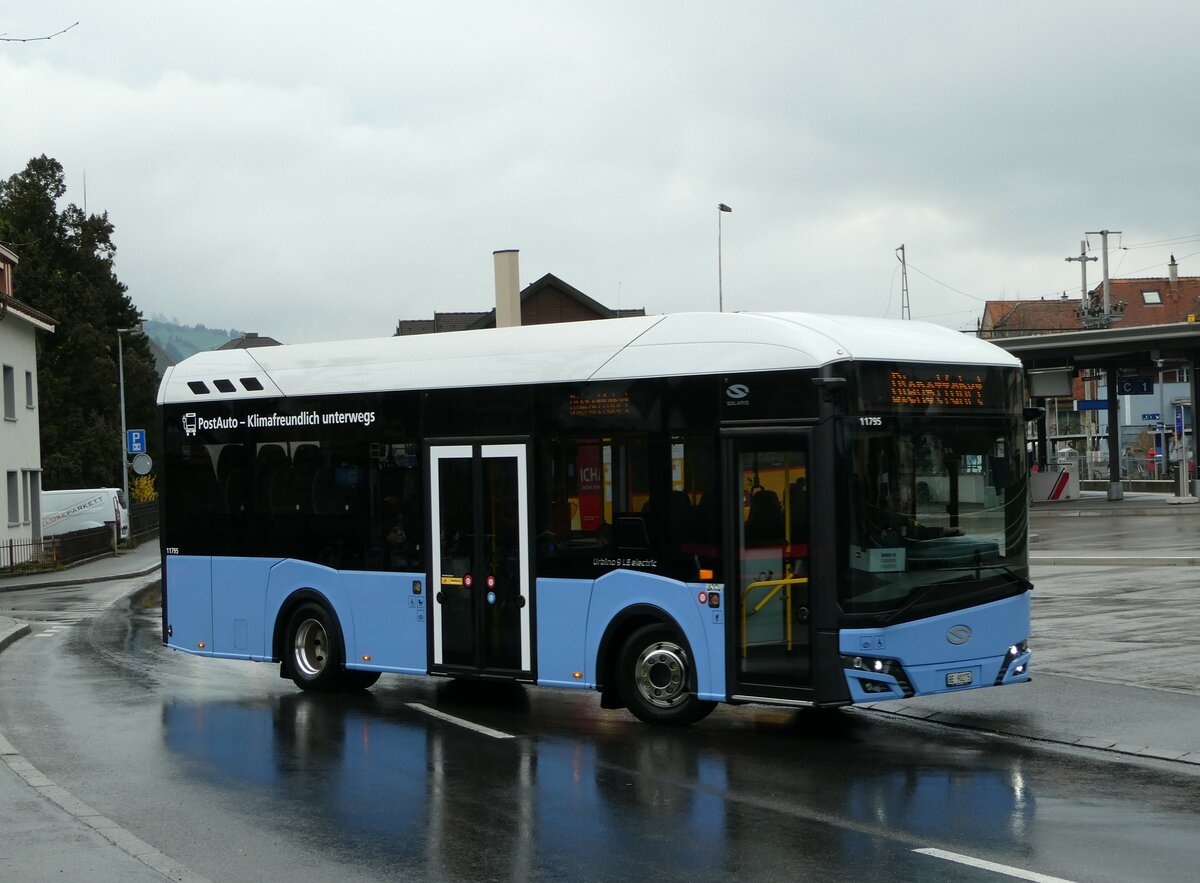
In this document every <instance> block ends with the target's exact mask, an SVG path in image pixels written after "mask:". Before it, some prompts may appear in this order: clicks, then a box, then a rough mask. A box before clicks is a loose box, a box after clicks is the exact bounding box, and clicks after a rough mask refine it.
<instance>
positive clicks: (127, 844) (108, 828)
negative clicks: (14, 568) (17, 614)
mask: <svg viewBox="0 0 1200 883" xmlns="http://www.w3.org/2000/svg"><path fill="white" fill-rule="evenodd" d="M157 569H158V565H157V564H156V565H155V566H154V567H153V568H151V569H150V570H148V571H146V573H150V572H151V571H153V570H157ZM145 575H146V574H145V573H141V574H123V575H122V576H121V577H113V578H114V579H117V578H119V579H125V578H131V577H136V576H145ZM43 585H45V584H43ZM68 585H69V584H68ZM144 591H146V587H142V588H140V589H135V590H134V591H133V592H131V593H130V594H129V595H126V596H124V597H127V598H128V597H133V596H135V595H138V594H140V593H142V592H144ZM2 619H4V620H7V621H9V622H12V623H13V625H12V626H11V627H8V628H6V629H5V630H4V631H2V632H0V651H3V650H4V648H6V647H8V646H9V645H10V644H12V643H13V642H14V641H16V640H17V639H18V638H21V637H23V636H24V635H27V634H29V624H28V623H18V622H15V621H14V620H9V619H8V618H7V617H3V618H2ZM0 763H3V764H4V765H5V766H7V767H8V768H9V769H10V770H12V771H13V772H14V773H15V774H16V775H17V776H18V777H20V778H21V779H22V780H24V782H25V784H27V785H28V786H29V787H30V788H32V789H33V790H34V791H36V792H37V793H38V794H40V795H41V796H42V797H43V798H45V799H46V800H48V801H50V802H51V803H53V804H55V805H56V806H58V807H59V809H61V810H62V811H63V812H65V813H66V814H67V815H69V816H70V817H71V818H73V819H75V820H76V821H78V822H82V823H83V824H85V825H87V826H88V827H89V828H91V829H92V830H94V831H95V832H96V833H97V834H99V835H100V836H101V837H103V838H104V839H105V840H107V841H108V842H109V843H111V844H112V845H113V846H115V847H117V849H119V850H121V851H122V852H124V853H125V854H126V855H128V856H130V857H131V858H134V859H136V860H137V861H139V862H141V863H142V864H143V865H146V866H147V867H149V868H151V869H152V870H155V871H157V872H158V873H160V874H162V875H163V877H165V878H166V879H168V880H174V881H176V883H211V881H210V880H209V879H208V878H207V877H203V876H201V875H200V874H197V873H195V872H194V871H192V870H190V869H188V868H187V867H185V866H184V865H182V864H180V863H179V862H177V861H176V860H175V859H173V858H171V857H170V856H168V855H166V854H164V853H162V852H159V851H158V850H157V849H155V848H154V847H153V846H151V845H150V844H149V843H146V842H145V841H144V840H141V839H139V838H138V837H136V836H135V835H134V834H133V832H131V831H129V830H128V829H127V828H123V827H122V826H121V825H119V824H118V823H117V822H114V821H113V820H112V819H110V818H107V817H105V816H103V815H101V814H100V813H99V812H97V811H96V810H95V809H93V808H92V807H90V806H88V804H86V803H84V802H83V801H82V800H80V799H79V798H78V797H76V796H75V795H74V794H72V793H71V792H70V791H68V790H67V789H66V788H63V787H61V786H60V785H57V784H56V783H55V782H54V781H52V780H51V779H50V778H49V777H47V776H46V775H45V774H44V773H42V771H41V770H39V769H38V768H37V767H35V766H34V765H33V764H31V763H30V762H29V761H28V760H26V759H25V758H24V757H23V756H22V755H21V754H20V752H18V751H17V749H16V748H14V747H13V745H12V743H11V742H9V741H8V738H7V737H6V736H5V735H4V732H3V731H0Z"/></svg>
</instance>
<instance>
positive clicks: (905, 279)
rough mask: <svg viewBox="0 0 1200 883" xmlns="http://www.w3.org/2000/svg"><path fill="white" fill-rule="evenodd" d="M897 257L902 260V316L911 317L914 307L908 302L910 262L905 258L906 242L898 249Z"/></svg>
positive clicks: (904, 317)
mask: <svg viewBox="0 0 1200 883" xmlns="http://www.w3.org/2000/svg"><path fill="white" fill-rule="evenodd" d="M896 258H897V259H898V260H899V261H900V318H901V319H911V318H912V308H911V307H910V306H909V303H908V263H907V262H906V261H905V260H904V243H903V242H901V243H900V247H899V248H898V249H896Z"/></svg>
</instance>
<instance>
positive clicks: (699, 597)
mask: <svg viewBox="0 0 1200 883" xmlns="http://www.w3.org/2000/svg"><path fill="white" fill-rule="evenodd" d="M696 600H697V601H699V602H700V603H701V604H707V603H708V592H701V593H700V594H698V595H697V596H696Z"/></svg>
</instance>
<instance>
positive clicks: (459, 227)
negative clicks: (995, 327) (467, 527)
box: [0, 0, 1200, 343]
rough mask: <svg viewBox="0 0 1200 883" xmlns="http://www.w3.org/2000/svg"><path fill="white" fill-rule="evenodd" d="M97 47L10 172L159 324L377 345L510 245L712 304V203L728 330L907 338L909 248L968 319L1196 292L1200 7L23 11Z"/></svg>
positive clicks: (611, 299) (668, 5) (53, 79)
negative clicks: (52, 176)
mask: <svg viewBox="0 0 1200 883" xmlns="http://www.w3.org/2000/svg"><path fill="white" fill-rule="evenodd" d="M75 21H78V22H79V25H78V26H77V27H75V28H73V29H72V30H70V31H68V32H67V33H65V34H61V35H60V36H57V37H55V38H54V39H52V40H49V41H34V42H26V43H18V42H4V43H0V119H2V121H3V122H2V134H0V177H7V176H9V175H11V174H13V173H15V172H17V171H20V170H21V169H22V168H24V166H25V163H26V162H27V161H28V160H29V159H30V157H33V156H37V155H40V154H43V153H44V154H47V155H49V156H52V157H54V158H56V159H58V160H59V161H60V162H61V163H62V164H63V166H64V167H65V170H66V174H67V184H68V192H67V199H68V200H69V201H71V202H75V203H76V204H79V205H83V204H84V197H85V190H84V182H85V176H86V204H87V208H88V210H89V211H92V212H100V211H107V212H108V213H109V218H110V220H111V221H112V223H113V224H114V225H115V228H116V245H117V273H118V275H119V277H120V279H121V280H122V281H123V282H124V283H125V284H126V285H127V286H128V287H129V294H130V296H131V297H132V299H133V302H134V303H135V304H136V305H137V306H138V307H139V308H140V309H141V310H142V312H143V314H145V315H146V316H147V317H149V316H150V315H151V314H164V315H166V316H167V317H169V318H175V319H178V320H179V321H181V322H185V323H187V324H194V323H202V324H205V325H208V326H209V327H222V328H225V327H236V328H239V329H241V330H244V331H258V332H260V333H263V334H270V335H272V336H274V337H276V338H278V339H279V340H282V341H284V342H287V343H297V342H303V341H312V340H320V339H337V338H352V337H374V336H385V335H390V334H391V333H392V332H393V331H394V329H395V326H396V322H397V320H398V319H401V318H405V319H408V318H428V317H430V316H432V313H433V310H434V309H435V308H436V309H439V310H485V309H489V308H490V307H491V306H492V305H493V301H494V281H493V270H492V252H493V251H494V250H496V249H504V248H517V249H520V252H521V255H520V275H521V284H522V286H524V285H527V284H528V283H530V282H533V281H535V280H536V279H538V278H540V277H541V276H542V275H543V274H545V273H554V274H555V275H557V276H559V277H560V278H562V279H563V280H565V281H566V282H568V283H570V284H572V285H574V286H575V287H576V288H578V289H580V290H581V291H583V292H584V293H585V294H587V295H589V296H591V297H593V298H595V299H597V300H599V301H600V302H602V303H604V304H607V305H609V306H612V307H616V306H621V307H645V308H646V311H647V312H648V313H664V312H676V311H682V310H715V309H717V305H718V247H717V238H718V237H717V234H718V212H717V204H718V203H720V202H723V203H726V204H728V205H729V206H731V207H732V208H733V212H732V213H731V214H725V215H723V216H722V218H721V231H722V242H723V248H722V254H723V279H724V305H725V309H726V310H793V309H795V310H809V311H820V312H845V313H854V314H860V315H867V316H885V315H886V316H893V317H896V316H899V314H900V274H899V272H898V269H899V266H900V265H899V262H898V260H897V258H896V248H897V246H899V245H900V244H901V243H903V244H904V245H905V246H906V249H907V255H908V261H909V289H910V292H911V307H912V315H913V318H923V319H929V320H931V321H935V322H938V323H941V324H944V325H948V326H950V327H954V328H972V327H974V326H975V323H976V321H977V320H978V318H979V315H980V312H981V308H982V306H983V301H985V300H987V299H989V298H1018V297H1019V298H1037V297H1043V296H1045V297H1056V296H1059V295H1061V294H1062V292H1063V291H1067V292H1068V293H1070V294H1071V295H1072V296H1075V297H1078V295H1079V286H1080V274H1079V264H1078V263H1067V262H1066V261H1065V260H1064V258H1065V257H1067V256H1068V255H1075V254H1078V252H1079V243H1080V240H1081V239H1082V238H1083V234H1084V233H1085V232H1086V231H1095V230H1101V229H1105V228H1107V229H1110V230H1120V231H1122V235H1121V236H1119V237H1117V236H1114V237H1112V240H1111V245H1112V250H1111V258H1110V260H1111V272H1112V274H1113V276H1146V275H1158V276H1162V275H1165V274H1166V263H1167V261H1168V259H1169V254H1170V253H1172V252H1173V253H1174V254H1175V255H1176V257H1177V258H1178V259H1179V261H1180V273H1181V274H1182V275H1200V211H1198V210H1197V209H1198V205H1197V203H1198V201H1200V189H1198V184H1200V137H1198V136H1200V110H1198V109H1200V101H1198V100H1197V96H1196V91H1197V87H1198V85H1200V61H1198V59H1200V50H1197V40H1198V39H1200V4H1194V3H1178V2H1176V3H1158V2H1144V0H1143V2H1138V3H1129V2H1123V3H1118V2H1095V0H1093V2H1087V3H1082V2H1080V3H1076V2H1060V0H1056V2H1053V3H1043V2H1036V3H1035V2H1021V3H1004V4H984V3H981V2H973V3H964V2H949V0H947V2H936V3H921V2H903V3H900V2H878V3H866V2H849V0H847V2H822V3H816V2H813V3H804V2H799V0H788V2H782V0H781V2H744V3H730V2H698V0H689V2H653V0H639V2H621V0H617V2H612V0H610V2H608V3H604V4H595V3H590V4H584V3H572V2H566V0H555V2H536V3H535V2H522V0H508V2H504V3H501V2H491V3H484V2H457V3H456V2H443V3H422V4H415V3H406V2H397V0H390V2H355V3H352V4H330V3H328V2H322V3H315V2H302V0H289V2H286V3H284V2H267V0H263V2H253V3H245V2H237V3H231V2H220V0H210V2H208V3H204V4H186V5H185V4H175V3H162V2H148V0H145V2H132V0H106V2H105V3H102V4H101V3H95V2H90V3H86V2H46V0H17V2H8V3H4V4H3V6H2V7H0V32H3V33H4V35H5V36H7V37H32V36H40V35H45V34H49V33H52V32H54V31H57V30H59V29H60V28H62V27H65V26H67V25H69V24H71V23H72V22H75ZM1165 240H1174V241H1171V242H1165ZM1090 245H1091V248H1092V254H1097V255H1098V254H1099V252H1100V240H1099V237H1097V236H1092V237H1090ZM1118 245H1123V246H1125V248H1123V249H1118V248H1117V247H1116V246H1118ZM1088 274H1089V277H1088V278H1089V285H1091V284H1094V283H1095V282H1096V281H1098V280H1099V278H1100V263H1099V262H1096V263H1092V264H1089V265H1088ZM19 278H20V277H19V269H18V277H17V284H18V289H19ZM18 295H19V290H18Z"/></svg>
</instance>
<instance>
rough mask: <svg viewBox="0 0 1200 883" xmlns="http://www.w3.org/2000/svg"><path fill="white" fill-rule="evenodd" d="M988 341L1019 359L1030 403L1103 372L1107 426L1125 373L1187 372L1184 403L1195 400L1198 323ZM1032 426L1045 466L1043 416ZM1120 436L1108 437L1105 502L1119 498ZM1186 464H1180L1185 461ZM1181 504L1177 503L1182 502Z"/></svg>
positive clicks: (1193, 495) (1191, 493) (1191, 489)
mask: <svg viewBox="0 0 1200 883" xmlns="http://www.w3.org/2000/svg"><path fill="white" fill-rule="evenodd" d="M991 342H992V343H994V344H996V345H997V346H999V347H1001V348H1002V349H1005V350H1007V351H1008V352H1009V353H1011V354H1012V355H1014V356H1016V357H1017V358H1019V359H1020V360H1021V363H1022V365H1023V366H1024V369H1025V374H1026V378H1027V380H1028V384H1029V394H1030V397H1031V398H1032V399H1033V400H1034V402H1035V403H1036V404H1043V405H1044V403H1045V400H1046V399H1047V398H1052V397H1056V396H1070V395H1072V381H1073V379H1074V377H1075V376H1076V375H1077V374H1078V372H1080V371H1081V370H1084V369H1093V370H1100V371H1103V372H1104V376H1105V381H1106V382H1105V386H1106V388H1107V406H1108V407H1107V413H1108V425H1109V426H1119V425H1120V421H1119V404H1120V398H1119V397H1120V394H1121V384H1120V380H1121V378H1122V377H1123V376H1125V375H1126V374H1128V373H1138V372H1151V371H1155V370H1158V369H1161V368H1162V367H1163V365H1164V363H1173V364H1175V365H1177V366H1179V367H1186V368H1187V376H1188V378H1189V384H1190V400H1191V401H1192V402H1196V401H1198V400H1200V399H1198V398H1197V375H1196V368H1197V363H1198V362H1200V322H1196V321H1188V322H1175V323H1171V324H1165V325H1134V326H1129V327H1121V326H1120V325H1117V324H1113V325H1110V326H1108V327H1099V328H1088V329H1084V330H1080V331H1057V332H1055V333H1051V334H1029V335H1018V336H1007V337H1006V336H995V337H992V338H991ZM1037 421H1038V444H1037V460H1038V463H1039V464H1040V465H1042V466H1044V465H1045V464H1046V462H1047V450H1046V440H1047V432H1046V414H1045V411H1044V410H1043V411H1042V413H1041V414H1040V416H1039V417H1037ZM1120 446H1121V439H1120V433H1117V432H1109V433H1108V465H1109V476H1108V481H1109V490H1108V499H1109V500H1119V499H1121V497H1122V495H1123V486H1122V484H1121V475H1120V463H1121V456H1120V453H1121V450H1120ZM1185 462H1186V461H1185ZM1192 479H1193V476H1191V475H1189V476H1187V483H1186V485H1185V486H1184V488H1185V491H1181V493H1180V496H1181V497H1183V496H1184V495H1185V494H1186V496H1187V497H1189V498H1190V499H1189V500H1188V501H1189V502H1191V501H1194V500H1195V499H1197V498H1198V497H1200V493H1197V490H1198V488H1197V484H1200V482H1196V481H1194V480H1192ZM1182 501H1183V500H1181V502H1182Z"/></svg>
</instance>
